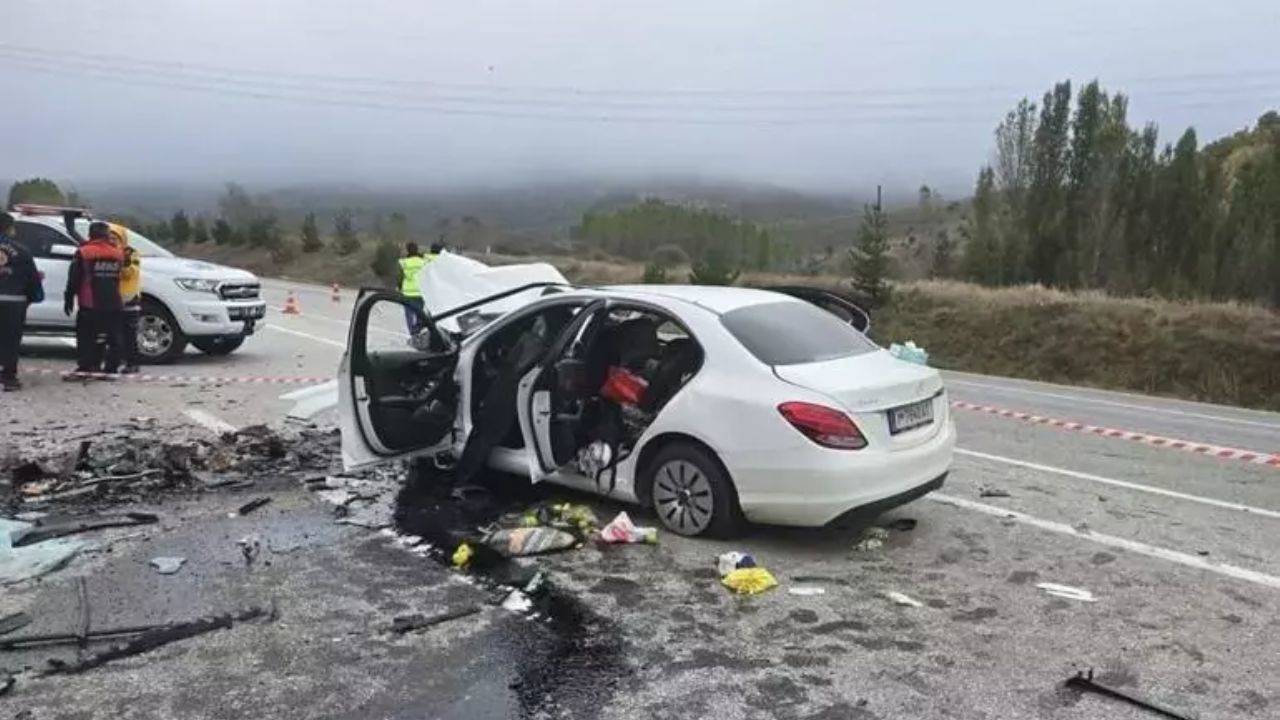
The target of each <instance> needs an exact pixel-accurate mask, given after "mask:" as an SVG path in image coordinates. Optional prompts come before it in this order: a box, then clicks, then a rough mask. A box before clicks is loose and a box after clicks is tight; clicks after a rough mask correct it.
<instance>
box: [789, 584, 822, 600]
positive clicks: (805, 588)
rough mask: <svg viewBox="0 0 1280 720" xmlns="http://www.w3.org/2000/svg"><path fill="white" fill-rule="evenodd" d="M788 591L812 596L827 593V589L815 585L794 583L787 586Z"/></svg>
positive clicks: (803, 595)
mask: <svg viewBox="0 0 1280 720" xmlns="http://www.w3.org/2000/svg"><path fill="white" fill-rule="evenodd" d="M787 593H789V594H791V595H799V596H801V597H812V596H814V595H826V594H827V589H826V588H821V587H816V586H813V585H792V586H791V587H789V588H787Z"/></svg>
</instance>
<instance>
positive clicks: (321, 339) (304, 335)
mask: <svg viewBox="0 0 1280 720" xmlns="http://www.w3.org/2000/svg"><path fill="white" fill-rule="evenodd" d="M263 327H264V328H266V329H268V330H275V331H276V332H282V333H285V334H288V335H297V336H298V337H302V338H306V339H308V340H314V341H315V342H318V343H324V344H325V345H332V346H334V347H339V348H342V349H343V350H346V349H347V344H346V343H344V342H338V341H337V340H330V339H329V338H327V337H320V336H319V335H312V334H311V333H304V332H302V331H300V330H290V329H288V328H282V327H280V326H279V325H277V324H271V325H263Z"/></svg>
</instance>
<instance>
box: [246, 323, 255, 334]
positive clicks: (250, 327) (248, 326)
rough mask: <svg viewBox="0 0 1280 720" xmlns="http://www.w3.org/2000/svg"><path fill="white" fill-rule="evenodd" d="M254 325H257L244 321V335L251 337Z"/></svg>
mask: <svg viewBox="0 0 1280 720" xmlns="http://www.w3.org/2000/svg"><path fill="white" fill-rule="evenodd" d="M256 324H257V323H256V321H254V320H245V321H244V334H245V335H252V334H253V328H254V326H255V325H256Z"/></svg>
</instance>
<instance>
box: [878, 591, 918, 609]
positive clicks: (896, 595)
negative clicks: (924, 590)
mask: <svg viewBox="0 0 1280 720" xmlns="http://www.w3.org/2000/svg"><path fill="white" fill-rule="evenodd" d="M884 596H885V597H886V598H888V599H889V601H890V602H892V603H893V604H894V605H902V606H903V607H915V608H918V607H924V603H922V602H920V601H919V600H917V599H915V598H913V597H911V596H910V595H905V594H903V593H900V592H898V591H896V590H890V591H888V592H886V593H885V594H884Z"/></svg>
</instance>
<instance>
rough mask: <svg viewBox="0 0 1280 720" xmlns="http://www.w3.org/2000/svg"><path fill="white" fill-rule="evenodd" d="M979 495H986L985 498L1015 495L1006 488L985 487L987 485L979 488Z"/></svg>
mask: <svg viewBox="0 0 1280 720" xmlns="http://www.w3.org/2000/svg"><path fill="white" fill-rule="evenodd" d="M978 497H984V498H1007V497H1013V496H1012V495H1010V494H1009V493H1007V492H1005V491H1004V490H1001V489H1000V488H994V487H985V486H984V487H981V488H979V489H978Z"/></svg>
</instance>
